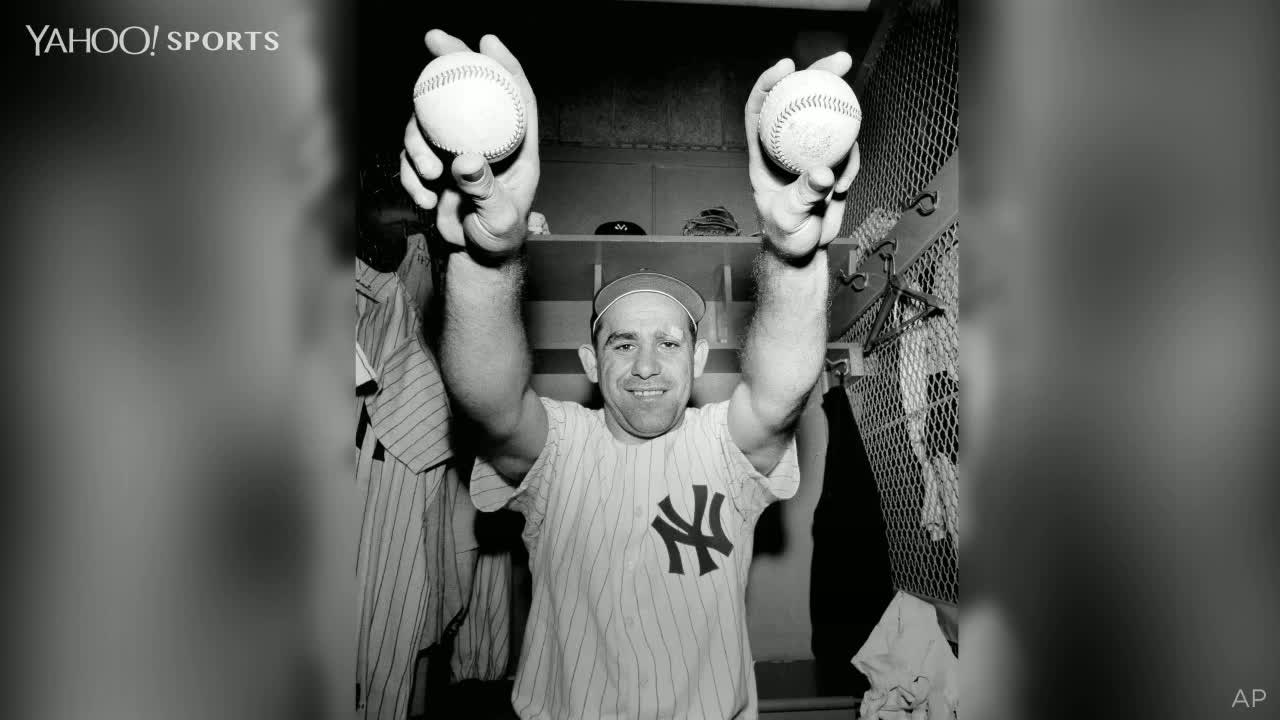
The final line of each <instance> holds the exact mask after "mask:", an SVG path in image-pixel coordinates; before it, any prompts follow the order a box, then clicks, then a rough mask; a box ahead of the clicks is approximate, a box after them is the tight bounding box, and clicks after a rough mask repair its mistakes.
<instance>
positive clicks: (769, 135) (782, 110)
mask: <svg viewBox="0 0 1280 720" xmlns="http://www.w3.org/2000/svg"><path fill="white" fill-rule="evenodd" d="M861 127H862V107H861V106H859V105H858V98H857V97H856V96H855V95H854V94H853V88H851V87H849V84H848V83H846V82H845V81H844V80H843V79H842V78H841V77H840V76H839V75H836V74H835V73H831V72H827V71H826V70H800V71H798V72H793V73H791V74H790V75H788V76H786V77H784V78H782V79H781V80H779V81H778V84H776V85H774V86H773V89H772V90H770V91H769V94H768V95H767V96H766V97H765V99H764V106H763V107H762V108H761V109H760V143H761V144H762V145H764V148H765V151H766V152H768V153H769V157H771V158H773V160H774V162H776V163H777V164H778V165H779V166H781V167H783V168H785V169H786V170H787V171H789V172H791V173H793V174H796V175H799V174H801V173H803V172H804V171H805V170H808V169H809V168H812V167H818V166H820V165H822V166H826V167H834V166H835V165H837V164H839V163H840V161H842V160H844V158H845V156H846V155H848V154H849V150H850V149H852V148H853V143H854V141H855V140H857V139H858V130H859V129H860V128H861Z"/></svg>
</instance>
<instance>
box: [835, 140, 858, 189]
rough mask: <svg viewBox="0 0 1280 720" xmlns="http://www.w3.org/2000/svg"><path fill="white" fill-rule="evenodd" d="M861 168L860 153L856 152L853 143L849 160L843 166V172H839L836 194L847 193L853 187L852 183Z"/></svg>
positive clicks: (855, 145)
mask: <svg viewBox="0 0 1280 720" xmlns="http://www.w3.org/2000/svg"><path fill="white" fill-rule="evenodd" d="M861 168H862V153H861V151H860V150H858V143H857V142H854V143H853V149H852V150H850V151H849V160H848V161H847V162H846V163H845V164H844V170H842V171H841V172H840V179H839V180H836V192H838V193H847V192H849V188H851V187H853V181H854V179H855V178H857V177H858V170H860V169H861Z"/></svg>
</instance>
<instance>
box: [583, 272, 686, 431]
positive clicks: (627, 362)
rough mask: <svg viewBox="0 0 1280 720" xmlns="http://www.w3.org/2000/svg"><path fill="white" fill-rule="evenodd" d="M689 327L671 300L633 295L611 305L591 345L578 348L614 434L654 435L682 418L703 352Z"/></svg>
mask: <svg viewBox="0 0 1280 720" xmlns="http://www.w3.org/2000/svg"><path fill="white" fill-rule="evenodd" d="M689 324H690V323H689V316H688V314H686V313H685V311H684V308H682V307H680V305H679V303H677V302H675V301H674V300H672V299H671V298H669V297H667V296H665V295H659V294H657V293H651V292H642V293H635V294H633V295H628V296H626V297H624V298H622V299H621V300H618V301H617V302H616V303H614V304H613V307H611V308H609V310H608V311H607V312H605V314H604V316H603V317H601V318H600V321H599V324H598V325H597V328H596V338H597V340H596V342H595V344H594V345H583V346H582V348H580V349H579V351H578V354H579V357H580V358H581V360H582V367H583V370H585V371H586V373H587V377H589V378H591V381H592V382H595V383H598V384H599V385H600V394H601V396H603V398H604V406H605V421H606V423H607V424H608V425H609V429H610V431H612V432H613V433H614V435H615V436H617V437H619V438H621V439H627V437H628V436H629V437H631V438H640V439H648V438H653V437H657V436H659V435H662V434H663V433H666V432H667V431H669V430H672V429H673V428H675V427H676V426H677V425H679V424H680V421H681V420H682V419H683V418H684V409H685V406H686V405H688V403H689V396H690V394H691V393H692V392H693V380H694V378H697V377H699V376H701V375H702V368H703V366H704V365H706V361H707V350H708V347H707V342H706V341H705V340H701V341H696V342H695V340H694V337H693V335H692V333H691V332H690V329H689ZM620 433H621V434H620Z"/></svg>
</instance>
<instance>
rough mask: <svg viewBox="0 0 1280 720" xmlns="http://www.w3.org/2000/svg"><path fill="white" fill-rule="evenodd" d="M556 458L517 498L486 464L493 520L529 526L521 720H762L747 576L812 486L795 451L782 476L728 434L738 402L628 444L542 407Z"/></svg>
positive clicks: (582, 416)
mask: <svg viewBox="0 0 1280 720" xmlns="http://www.w3.org/2000/svg"><path fill="white" fill-rule="evenodd" d="M542 403H543V405H544V407H546V410H547V416H548V424H549V430H548V433H547V440H546V445H545V446H544V447H543V450H542V453H541V454H540V455H539V457H538V459H537V461H536V462H535V463H534V465H533V466H532V468H531V469H530V470H529V473H528V474H527V475H526V476H525V477H524V479H523V480H522V482H521V483H520V485H519V486H518V487H516V488H512V487H511V486H510V485H509V484H508V483H506V482H505V481H504V480H503V479H502V477H501V476H499V475H498V474H497V472H496V471H495V470H494V469H493V467H492V466H491V465H489V464H488V463H485V462H483V461H478V462H477V463H476V467H475V469H474V471H473V473H472V480H471V497H472V500H473V501H474V502H475V504H476V506H477V507H478V508H479V509H481V510H486V511H488V510H496V509H498V508H502V507H512V508H515V509H517V510H519V511H520V512H521V513H523V514H524V516H525V531H524V541H525V544H526V546H527V547H528V549H529V563H530V569H531V571H532V574H533V586H534V587H533V606H532V608H531V610H530V614H529V625H528V629H527V630H526V631H525V641H524V647H523V648H522V649H521V653H520V667H519V671H518V673H517V676H516V684H515V689H514V691H513V693H512V702H513V704H514V706H515V710H516V712H517V713H518V714H519V715H520V717H522V718H526V719H527V720H532V719H534V718H554V719H555V720H567V719H570V718H591V719H592V720H596V719H603V718H706V719H708V720H711V719H713V718H714V720H725V718H755V717H756V716H757V710H756V689H755V676H754V674H753V672H752V665H751V649H750V646H749V642H748V638H747V622H746V607H745V604H744V598H745V596H746V584H747V573H748V570H749V568H750V564H751V550H752V540H753V533H754V529H755V523H756V520H757V519H758V518H759V516H760V512H761V510H763V509H764V508H765V507H766V506H767V505H768V504H769V503H771V502H774V501H775V500H781V499H786V498H789V497H791V496H792V495H794V494H795V491H796V487H797V484H798V482H799V468H798V465H797V460H796V449H795V441H794V439H793V440H792V441H791V442H790V444H789V447H788V449H787V451H786V453H785V454H784V456H783V458H782V460H781V462H779V463H778V466H777V467H776V468H775V469H774V470H773V472H771V473H770V474H769V475H768V476H764V475H761V474H760V473H758V472H756V470H755V469H754V468H753V467H752V466H751V463H750V462H749V461H748V460H747V458H746V456H744V455H743V454H742V452H741V451H740V450H739V449H738V448H737V447H736V446H735V445H734V443H733V441H732V439H731V438H730V437H729V430H728V425H727V423H726V417H727V409H728V402H727V401H726V402H722V403H715V404H712V405H707V406H705V407H703V408H696V409H695V408H688V409H686V410H685V415H684V420H683V422H682V423H681V425H680V426H679V427H677V428H676V429H674V430H672V431H670V432H668V433H667V434H665V435H662V436H660V437H658V438H654V439H652V440H649V441H647V442H644V443H642V444H639V445H628V444H624V443H622V442H619V441H618V440H617V439H616V438H614V436H613V435H612V434H611V433H610V432H609V430H608V428H607V427H606V426H605V421H604V411H603V410H588V409H586V408H584V407H582V406H581V405H577V404H575V403H569V402H559V401H555V400H551V399H548V398H542Z"/></svg>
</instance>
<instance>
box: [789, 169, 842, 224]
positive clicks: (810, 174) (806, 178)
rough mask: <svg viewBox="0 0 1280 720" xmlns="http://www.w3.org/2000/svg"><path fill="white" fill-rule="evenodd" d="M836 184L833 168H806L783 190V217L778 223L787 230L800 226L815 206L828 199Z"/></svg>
mask: <svg viewBox="0 0 1280 720" xmlns="http://www.w3.org/2000/svg"><path fill="white" fill-rule="evenodd" d="M835 184H836V178H835V175H834V174H833V173H832V172H831V168H828V167H817V168H812V169H810V170H806V171H805V172H804V174H803V175H801V176H800V177H798V178H796V179H795V181H794V182H792V183H791V184H790V185H788V186H787V189H786V190H785V191H784V192H783V198H782V207H781V208H779V210H780V213H781V215H782V217H779V218H778V225H779V226H781V227H782V228H784V229H787V230H794V229H796V228H798V227H799V226H800V225H802V224H803V223H804V221H805V220H808V219H809V217H810V216H811V215H812V214H813V208H814V206H815V205H817V204H818V203H820V202H823V201H824V200H826V198H827V194H828V193H830V192H831V188H832V187H834V186H835Z"/></svg>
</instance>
